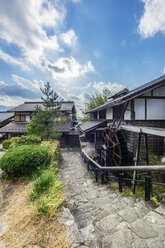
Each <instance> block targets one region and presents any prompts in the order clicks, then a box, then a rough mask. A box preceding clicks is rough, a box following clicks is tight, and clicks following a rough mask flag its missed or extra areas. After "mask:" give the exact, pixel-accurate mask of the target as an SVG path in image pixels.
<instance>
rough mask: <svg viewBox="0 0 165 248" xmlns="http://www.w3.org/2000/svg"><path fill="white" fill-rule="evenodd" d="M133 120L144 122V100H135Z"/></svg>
mask: <svg viewBox="0 0 165 248" xmlns="http://www.w3.org/2000/svg"><path fill="white" fill-rule="evenodd" d="M134 109H135V120H145V99H135V107H134Z"/></svg>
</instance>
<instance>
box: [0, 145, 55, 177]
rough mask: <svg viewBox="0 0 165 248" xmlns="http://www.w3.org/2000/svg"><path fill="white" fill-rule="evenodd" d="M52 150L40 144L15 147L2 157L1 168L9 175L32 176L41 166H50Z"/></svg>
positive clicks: (0, 160)
mask: <svg viewBox="0 0 165 248" xmlns="http://www.w3.org/2000/svg"><path fill="white" fill-rule="evenodd" d="M50 161H51V152H50V150H49V149H48V148H47V147H44V146H40V145H24V146H17V147H14V148H12V149H10V150H8V152H6V153H5V154H4V155H3V157H2V158H1V159H0V168H1V169H2V170H3V171H4V172H6V173H7V175H8V176H14V177H20V176H31V175H32V173H33V172H34V171H36V170H38V169H40V167H44V166H48V165H49V164H50Z"/></svg>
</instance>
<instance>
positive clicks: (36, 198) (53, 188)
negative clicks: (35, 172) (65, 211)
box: [29, 170, 64, 215]
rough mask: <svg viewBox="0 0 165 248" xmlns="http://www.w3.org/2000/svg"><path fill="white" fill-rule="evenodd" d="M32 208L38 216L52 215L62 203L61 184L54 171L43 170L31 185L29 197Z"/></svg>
mask: <svg viewBox="0 0 165 248" xmlns="http://www.w3.org/2000/svg"><path fill="white" fill-rule="evenodd" d="M29 198H30V200H31V201H32V203H33V206H34V208H35V210H36V212H37V214H40V215H43V214H44V215H45V214H48V215H53V214H54V213H55V211H56V210H57V208H59V207H60V206H61V205H62V203H63V201H64V194H63V183H62V182H60V181H59V179H58V177H57V175H56V174H55V171H53V170H44V171H43V172H42V174H41V176H40V177H39V178H37V179H36V180H35V182H34V184H33V189H32V192H31V193H30V195H29Z"/></svg>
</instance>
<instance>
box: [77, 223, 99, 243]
mask: <svg viewBox="0 0 165 248" xmlns="http://www.w3.org/2000/svg"><path fill="white" fill-rule="evenodd" d="M94 231H95V229H94V226H93V225H92V224H90V225H88V226H86V227H84V228H82V229H80V232H81V235H82V237H83V239H84V241H85V242H87V243H90V242H93V241H95V239H96V235H95V234H94Z"/></svg>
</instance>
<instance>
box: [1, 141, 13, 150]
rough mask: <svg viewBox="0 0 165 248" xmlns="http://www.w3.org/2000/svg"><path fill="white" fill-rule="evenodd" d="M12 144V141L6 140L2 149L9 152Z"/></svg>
mask: <svg viewBox="0 0 165 248" xmlns="http://www.w3.org/2000/svg"><path fill="white" fill-rule="evenodd" d="M11 144H12V141H11V140H4V141H3V143H2V147H3V149H5V150H7V149H9V147H10V145H11Z"/></svg>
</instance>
